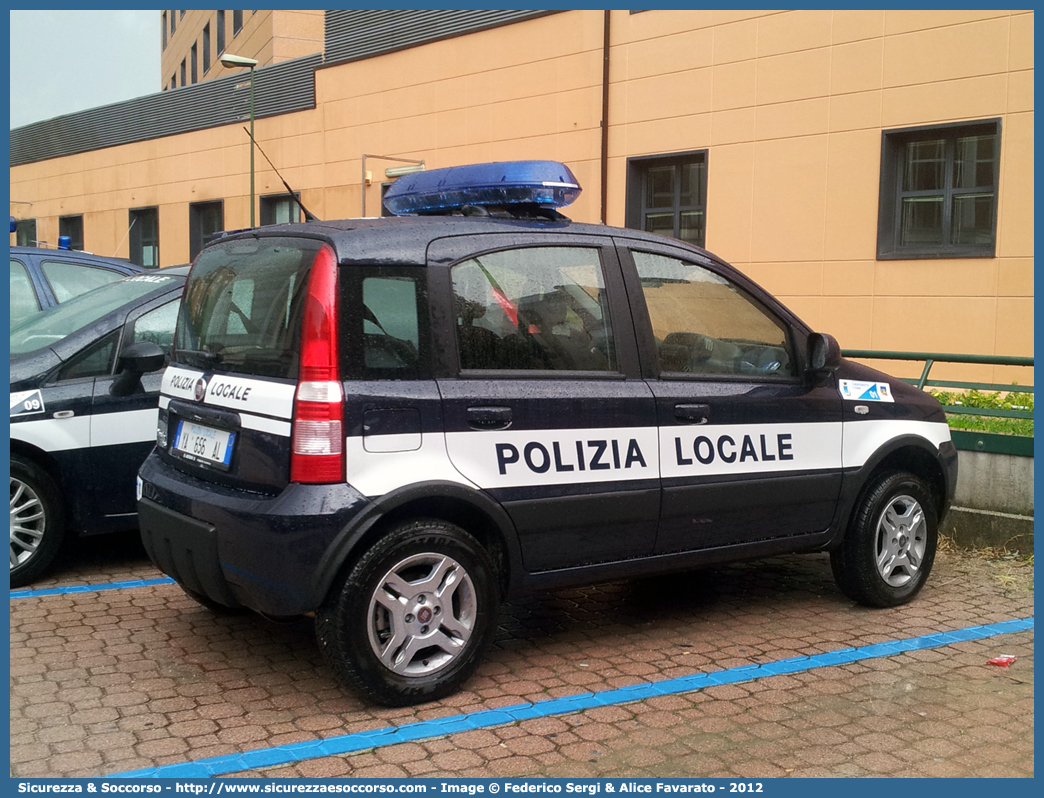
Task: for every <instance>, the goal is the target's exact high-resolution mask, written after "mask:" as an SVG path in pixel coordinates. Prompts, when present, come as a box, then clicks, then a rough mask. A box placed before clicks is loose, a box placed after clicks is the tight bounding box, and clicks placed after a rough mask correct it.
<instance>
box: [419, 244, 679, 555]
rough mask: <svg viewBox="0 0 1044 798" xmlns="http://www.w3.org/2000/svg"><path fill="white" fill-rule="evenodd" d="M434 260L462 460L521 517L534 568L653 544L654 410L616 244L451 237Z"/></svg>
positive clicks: (456, 452)
mask: <svg viewBox="0 0 1044 798" xmlns="http://www.w3.org/2000/svg"><path fill="white" fill-rule="evenodd" d="M428 260H429V272H431V279H432V282H433V286H432V290H433V296H437V297H438V300H437V301H435V302H433V307H437V308H439V309H440V310H441V311H445V312H447V313H449V314H450V315H449V317H448V318H442V319H441V320H440V319H435V320H434V321H435V328H436V329H437V330H439V331H440V335H441V336H442V340H443V343H444V344H445V346H444V347H442V348H441V351H442V353H443V358H444V360H443V363H442V368H441V376H440V377H439V379H438V386H439V391H440V393H441V395H442V402H443V409H444V410H443V415H444V418H445V428H446V445H447V450H448V453H449V457H450V461H451V462H452V464H453V466H454V467H455V468H456V469H457V470H458V471H459V472H460V473H461V474H463V475H464V476H465V477H466V478H467V479H468V480H470V481H471V482H473V483H474V484H475V485H478V486H479V487H481V488H483V489H484V490H486V491H487V492H488V493H489V494H490V495H492V496H493V498H494V499H496V500H497V501H498V502H500V503H501V505H502V506H503V507H504V508H505V509H506V511H507V513H508V514H509V515H510V516H511V519H512V521H513V522H514V524H515V527H516V529H517V532H518V535H519V541H520V546H521V550H522V557H523V562H524V564H525V567H526V568H527V569H528V570H530V571H544V570H550V569H555V568H565V567H572V566H577V565H582V564H588V563H597V562H609V561H614V560H623V559H627V558H632V557H640V556H643V555H648V554H651V553H652V550H653V545H654V543H655V527H656V518H657V514H658V511H659V486H658V474H657V469H658V462H657V440H656V429H655V422H656V410H655V405H654V402H653V395H652V392H651V391H650V389H649V387H648V385H646V384H645V383H644V382H643V381H642V380H641V378H640V377H641V375H640V371H639V369H638V365H637V357H636V349H635V344H634V340H633V333H632V330H633V326H632V323H631V319H630V313H629V310H628V308H627V304H626V301H625V298H624V294H623V285H622V282H621V279H620V275H619V267H618V263H617V260H616V255H615V250H614V249H613V247H612V242H611V240H610V239H609V238H607V237H591V236H579V235H573V236H569V235H562V234H546V235H541V234H533V233H527V234H526V235H524V236H517V235H484V236H479V235H477V236H467V237H457V238H447V239H440V240H436V241H434V242H432V244H431V245H430V246H429V249H428Z"/></svg>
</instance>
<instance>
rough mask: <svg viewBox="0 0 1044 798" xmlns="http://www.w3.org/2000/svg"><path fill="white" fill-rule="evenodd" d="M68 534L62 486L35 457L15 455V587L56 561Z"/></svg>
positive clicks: (12, 580)
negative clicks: (55, 482) (35, 460)
mask: <svg viewBox="0 0 1044 798" xmlns="http://www.w3.org/2000/svg"><path fill="white" fill-rule="evenodd" d="M64 537H65V518H64V512H63V508H62V501H61V498H60V495H59V493H58V486H57V485H55V484H54V480H53V479H51V477H50V475H49V474H48V473H47V472H46V471H44V470H43V469H42V468H40V467H39V466H38V465H37V464H36V463H34V462H33V461H32V460H29V459H27V458H24V457H22V456H20V455H17V454H13V455H11V587H22V586H23V585H26V584H29V583H30V582H32V581H33V580H34V579H36V577H38V576H40V574H42V573H43V572H44V571H45V570H46V569H47V568H48V567H49V566H50V565H51V563H52V562H54V558H55V557H56V556H57V555H58V550H59V549H60V548H61V546H62V539H63V538H64Z"/></svg>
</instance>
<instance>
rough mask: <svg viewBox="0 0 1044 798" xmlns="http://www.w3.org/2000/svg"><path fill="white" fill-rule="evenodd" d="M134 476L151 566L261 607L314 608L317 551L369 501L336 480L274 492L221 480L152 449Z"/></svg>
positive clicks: (232, 601)
mask: <svg viewBox="0 0 1044 798" xmlns="http://www.w3.org/2000/svg"><path fill="white" fill-rule="evenodd" d="M140 477H141V480H142V498H141V499H140V500H139V502H138V517H139V524H140V528H141V537H142V541H143V543H144V545H145V548H146V550H147V551H148V553H149V557H151V558H152V561H153V562H154V563H155V564H156V566H157V567H158V568H159V569H160V570H162V571H163V572H164V573H166V574H168V575H170V576H171V577H173V578H174V579H176V580H177V581H178V582H179V583H181V584H183V585H184V586H185V587H187V588H188V589H189V590H192V591H194V592H196V593H199V594H201V595H203V596H206V597H207V598H210V599H211V600H213V601H216V602H218V603H219V604H225V605H227V606H232V607H235V606H244V607H249V608H250V609H253V610H256V611H258V612H262V613H265V614H268V615H279V616H287V615H300V614H302V613H306V612H311V611H312V610H314V609H316V607H317V606H318V605H319V603H320V602H321V601H322V598H323V597H322V595H320V594H319V591H318V589H317V585H318V579H317V574H318V573H319V572H320V571H322V570H323V564H324V562H323V561H324V558H325V557H326V556H328V552H329V551H330V548H331V545H332V544H333V542H334V541H335V540H336V539H337V537H338V535H339V533H341V531H342V530H344V529H345V528H346V527H347V526H349V525H350V524H351V522H352V520H353V519H354V518H355V517H356V516H358V514H359V513H360V512H361V511H362V510H363V509H365V508H366V507H368V506H369V505H370V502H369V500H367V499H366V498H365V497H364V496H362V495H361V494H360V493H358V491H356V490H354V489H353V488H352V487H350V486H349V485H345V484H343V483H342V484H333V485H301V484H296V483H294V484H290V485H288V486H287V487H286V488H285V489H284V490H283V491H282V492H281V493H279V494H278V495H274V496H269V495H264V494H259V493H251V492H248V491H239V490H234V489H230V488H225V487H220V486H216V485H214V484H213V483H208V482H203V481H202V480H199V479H197V478H195V477H193V476H191V475H188V474H185V473H184V472H181V471H179V470H177V469H176V468H174V467H173V466H171V465H169V464H167V463H164V462H163V461H162V460H160V458H158V457H157V456H155V455H151V456H150V457H149V458H148V459H147V460H146V461H145V463H144V465H143V466H142V468H141V472H140Z"/></svg>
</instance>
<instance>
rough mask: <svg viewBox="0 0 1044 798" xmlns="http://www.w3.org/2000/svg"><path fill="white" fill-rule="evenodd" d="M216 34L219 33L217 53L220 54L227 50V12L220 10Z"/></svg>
mask: <svg viewBox="0 0 1044 798" xmlns="http://www.w3.org/2000/svg"><path fill="white" fill-rule="evenodd" d="M216 14H217V23H216V27H215V31H214V32H215V34H216V35H217V54H218V55H219V56H220V55H221V54H222V53H223V52H225V12H224V11H218V12H216Z"/></svg>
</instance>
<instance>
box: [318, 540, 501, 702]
mask: <svg viewBox="0 0 1044 798" xmlns="http://www.w3.org/2000/svg"><path fill="white" fill-rule="evenodd" d="M497 604H498V594H497V589H496V584H495V580H494V576H493V566H492V564H491V562H490V559H489V555H488V554H487V553H486V551H485V549H483V548H482V546H481V545H480V544H479V543H478V541H476V540H475V539H474V538H473V537H472V536H471V535H469V534H468V533H467V532H465V531H464V530H463V529H461V528H460V527H457V526H455V525H453V524H449V523H446V522H444V521H435V520H423V521H414V522H411V523H407V524H404V525H402V526H399V527H397V528H395V529H394V530H392V531H391V532H389V533H388V534H387V535H385V536H384V537H382V538H381V539H380V540H378V541H377V542H376V543H375V544H374V545H373V546H372V547H371V548H370V549H369V550H368V551H366V552H365V553H364V554H363V555H362V557H361V558H360V559H359V560H358V562H356V563H355V565H354V566H353V567H352V568H351V570H350V571H349V572H348V574H347V576H346V577H345V578H344V579H343V581H342V582H341V584H340V586H339V587H338V588H337V589H335V590H334V592H333V593H332V594H331V595H330V597H329V598H328V600H327V602H326V603H325V604H324V605H323V607H322V608H320V610H319V612H318V613H317V614H316V636H317V637H318V640H319V646H320V648H321V649H322V651H323V654H324V656H325V657H326V658H327V660H328V661H329V662H330V664H331V665H332V666H333V668H334V670H335V671H336V672H337V674H338V676H340V678H341V679H342V681H344V682H345V683H346V684H347V685H349V686H350V687H351V688H353V689H354V690H356V691H357V692H359V693H360V694H362V695H363V696H365V697H367V698H369V699H372V700H374V701H377V702H379V703H381V704H385V705H388V706H406V705H409V704H416V703H419V702H422V701H431V700H434V699H437V698H442V697H444V696H446V695H449V694H450V693H453V692H455V691H456V690H457V689H458V688H459V687H460V685H462V684H463V683H464V682H465V681H466V680H467V679H468V677H470V676H471V674H472V673H474V671H475V669H476V668H477V667H478V664H479V662H480V661H481V659H482V655H483V654H484V653H485V651H486V649H487V648H488V647H489V645H490V643H491V642H492V640H493V632H494V630H495V628H496V613H497Z"/></svg>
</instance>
